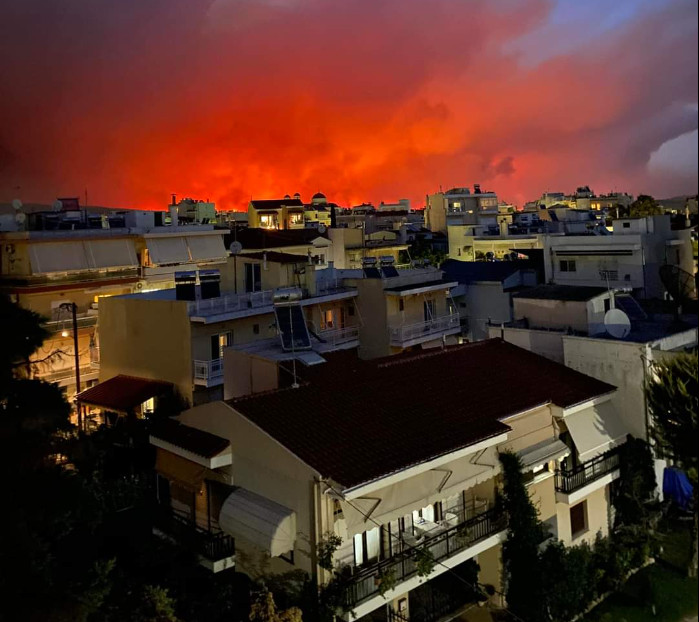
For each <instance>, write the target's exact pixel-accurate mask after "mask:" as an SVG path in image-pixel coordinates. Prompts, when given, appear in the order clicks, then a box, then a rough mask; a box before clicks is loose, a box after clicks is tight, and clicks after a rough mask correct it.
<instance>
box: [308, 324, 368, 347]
mask: <svg viewBox="0 0 699 622" xmlns="http://www.w3.org/2000/svg"><path fill="white" fill-rule="evenodd" d="M309 325H310V329H311V330H312V331H313V334H314V335H316V336H317V337H318V338H319V339H320V340H322V341H323V343H325V344H327V345H329V346H333V347H334V346H339V345H342V344H345V343H350V342H351V341H356V340H357V339H359V326H345V327H344V328H330V329H325V330H318V329H317V328H316V326H315V324H314V323H313V322H309Z"/></svg>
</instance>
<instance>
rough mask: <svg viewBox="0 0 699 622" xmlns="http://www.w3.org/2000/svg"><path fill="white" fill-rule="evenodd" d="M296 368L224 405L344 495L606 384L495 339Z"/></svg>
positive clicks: (347, 354)
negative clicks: (293, 384)
mask: <svg viewBox="0 0 699 622" xmlns="http://www.w3.org/2000/svg"><path fill="white" fill-rule="evenodd" d="M324 356H325V358H326V360H327V361H328V362H327V363H325V364H322V365H316V366H313V367H309V368H306V369H303V370H302V371H301V374H300V375H301V383H300V386H299V387H298V388H287V389H280V390H276V391H272V392H267V393H262V394H258V395H252V396H248V397H244V398H237V399H234V400H229V401H228V403H229V404H230V406H231V407H232V408H234V409H235V410H237V411H238V412H240V413H241V414H242V415H244V416H245V417H247V418H248V419H249V420H250V421H252V422H253V423H255V424H256V425H257V426H259V427H260V428H261V429H262V430H264V431H265V432H266V433H267V434H269V435H270V436H272V437H273V438H274V439H276V440H277V441H278V442H279V443H281V444H282V445H284V446H285V447H287V448H288V449H289V450H290V451H291V452H292V453H294V454H295V455H296V456H298V457H299V458H300V459H301V460H303V461H304V462H306V463H307V464H308V465H310V466H311V467H313V468H314V469H316V470H317V471H318V472H319V473H321V474H322V476H323V477H328V478H331V479H333V480H334V481H336V482H338V483H339V484H341V485H343V486H345V487H347V488H349V487H353V486H357V485H359V484H361V483H365V482H369V481H372V480H375V479H378V478H381V477H384V476H387V475H389V474H391V473H394V472H397V471H401V470H403V469H406V468H408V467H410V466H413V465H416V464H420V463H423V462H426V461H428V460H431V459H434V458H437V457H440V456H443V455H447V454H450V453H452V452H455V451H458V450H460V449H464V448H467V447H469V446H472V445H475V444H477V443H479V442H481V441H485V440H487V439H491V438H493V437H496V436H499V435H501V434H503V433H506V432H507V431H508V430H509V429H510V428H509V427H508V425H507V423H506V420H507V419H508V418H509V417H512V416H514V415H517V414H519V413H523V412H526V411H528V410H531V409H533V408H536V407H539V406H543V405H545V404H548V403H551V402H553V403H555V404H556V405H558V406H560V407H564V408H565V407H570V406H574V405H576V404H579V403H582V402H586V401H589V400H591V399H594V398H596V397H599V396H602V395H605V394H607V393H609V392H611V391H613V390H614V387H613V386H611V385H609V384H607V383H605V382H601V381H599V380H596V379H594V378H591V377H589V376H585V375H584V374H581V373H579V372H577V371H574V370H572V369H570V368H568V367H565V366H563V365H559V364H558V363H554V362H553V361H549V360H548V359H545V358H543V357H541V356H538V355H536V354H533V353H531V352H528V351H526V350H523V349H521V348H518V347H516V346H513V345H511V344H508V343H505V342H504V341H502V340H499V339H490V340H487V341H481V342H476V343H472V344H466V345H462V346H454V347H451V348H444V349H438V350H434V351H422V352H420V353H414V352H409V353H405V354H399V355H395V356H392V357H387V358H383V359H374V360H370V361H364V360H361V359H359V358H358V357H357V355H356V352H354V351H350V350H347V351H343V352H334V353H328V354H326V355H324Z"/></svg>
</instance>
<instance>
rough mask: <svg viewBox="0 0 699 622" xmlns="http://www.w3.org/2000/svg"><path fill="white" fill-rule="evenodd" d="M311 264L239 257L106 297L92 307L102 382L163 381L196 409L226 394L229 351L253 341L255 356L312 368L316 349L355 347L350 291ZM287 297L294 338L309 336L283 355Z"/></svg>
mask: <svg viewBox="0 0 699 622" xmlns="http://www.w3.org/2000/svg"><path fill="white" fill-rule="evenodd" d="M315 268H316V266H315V265H314V264H313V263H312V262H311V263H309V261H308V257H307V256H306V255H294V254H291V253H281V252H278V251H269V252H266V251H260V252H247V253H246V252H242V253H239V254H237V255H234V256H232V257H230V258H229V260H228V263H227V264H226V265H225V267H222V269H221V270H220V271H219V272H218V273H213V274H212V273H210V272H209V271H205V272H203V273H202V272H200V273H199V275H198V277H197V275H196V273H193V272H188V273H183V274H182V275H181V279H182V281H181V282H180V283H178V284H177V285H176V287H175V288H172V289H167V290H159V291H154V292H144V293H137V294H130V295H125V296H116V297H112V298H110V299H109V300H105V301H104V303H103V304H102V305H101V307H100V311H99V313H100V326H101V355H102V356H101V364H100V380H102V381H104V380H108V379H109V378H112V377H114V376H117V375H129V376H136V377H141V378H150V379H157V380H162V381H167V382H170V383H172V384H173V385H174V386H175V387H177V390H178V391H179V393H180V395H181V396H182V397H183V398H184V399H185V400H187V401H188V402H189V403H190V404H199V403H202V402H207V401H210V400H216V399H222V398H223V397H224V387H223V385H224V377H225V375H226V372H227V370H226V366H225V365H224V350H225V349H226V348H229V347H238V346H243V347H245V348H250V347H251V346H252V345H255V346H256V347H257V348H258V350H257V351H256V356H257V358H264V357H268V358H269V357H271V358H272V359H274V360H277V359H280V358H286V359H289V360H291V359H300V360H301V361H303V362H304V363H306V364H309V361H310V362H312V361H313V360H317V357H313V356H312V354H313V352H316V351H323V350H325V349H327V348H328V347H352V346H354V347H356V345H357V337H358V335H357V331H358V323H359V313H358V311H357V308H356V303H355V298H356V296H357V290H356V288H354V287H352V286H351V285H349V284H348V285H347V286H345V285H344V284H343V281H342V279H341V278H340V277H339V276H338V273H336V271H335V270H334V269H332V268H330V269H326V270H316V269H315ZM207 290H208V291H207ZM289 297H292V298H293V299H294V300H295V301H297V303H298V307H299V310H298V313H299V317H300V318H301V324H300V326H298V327H296V330H297V333H298V335H297V336H299V335H302V334H303V335H305V337H306V339H307V340H308V343H307V344H304V345H302V346H299V348H298V352H283V349H282V343H281V342H280V330H281V328H282V326H280V322H281V321H283V318H280V316H279V313H280V310H279V309H280V307H279V300H278V298H279V299H288V298H289ZM309 331H310V332H309ZM311 339H312V340H313V342H311ZM260 346H262V350H260V349H259V348H260ZM263 350H264V352H263ZM309 357H310V358H309ZM241 369H242V368H241Z"/></svg>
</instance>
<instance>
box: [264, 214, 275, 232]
mask: <svg viewBox="0 0 699 622" xmlns="http://www.w3.org/2000/svg"><path fill="white" fill-rule="evenodd" d="M260 227H262V228H263V229H276V228H277V217H276V215H275V214H263V215H262V216H260Z"/></svg>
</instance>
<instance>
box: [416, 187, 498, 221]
mask: <svg viewBox="0 0 699 622" xmlns="http://www.w3.org/2000/svg"><path fill="white" fill-rule="evenodd" d="M487 212H492V213H494V214H497V213H498V197H497V194H495V193H494V192H489V191H488V192H482V191H481V188H480V186H479V185H478V184H475V185H474V186H473V192H471V190H470V188H451V189H450V190H447V191H446V192H442V191H441V190H440V191H439V192H436V193H434V194H429V195H427V197H426V202H425V226H426V227H427V228H428V229H431V230H432V231H440V232H442V233H446V232H447V226H448V225H450V224H468V223H471V224H476V223H477V217H478V215H479V214H483V213H487Z"/></svg>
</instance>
